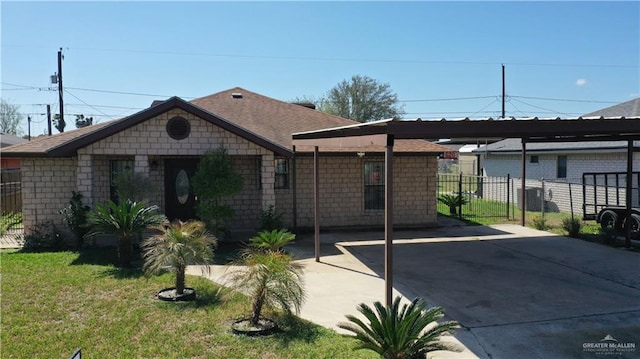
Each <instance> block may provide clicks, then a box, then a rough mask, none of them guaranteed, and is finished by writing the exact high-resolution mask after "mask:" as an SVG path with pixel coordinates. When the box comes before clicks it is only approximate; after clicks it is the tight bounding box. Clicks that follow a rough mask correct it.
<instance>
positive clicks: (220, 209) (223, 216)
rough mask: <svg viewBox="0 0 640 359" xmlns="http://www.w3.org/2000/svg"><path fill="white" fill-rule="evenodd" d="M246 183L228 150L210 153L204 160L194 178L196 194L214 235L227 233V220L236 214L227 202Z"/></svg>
mask: <svg viewBox="0 0 640 359" xmlns="http://www.w3.org/2000/svg"><path fill="white" fill-rule="evenodd" d="M243 182H244V181H243V179H242V176H241V175H239V174H238V173H236V172H235V170H234V168H233V161H232V160H231V158H230V157H229V155H228V154H227V150H226V149H225V148H224V147H220V148H218V149H217V150H213V151H209V152H207V153H206V154H205V155H204V156H203V157H202V159H201V160H200V164H199V165H198V169H197V170H196V173H195V174H194V175H193V179H192V185H193V193H194V194H195V195H196V196H198V198H199V200H198V204H196V206H195V209H196V213H197V214H198V216H199V217H200V218H201V219H202V220H203V221H205V223H206V224H207V225H208V226H209V228H210V229H211V231H212V232H214V233H219V232H226V227H225V221H226V220H229V219H231V218H233V215H234V212H233V208H231V206H230V205H229V204H227V203H226V200H227V198H229V197H231V196H234V195H236V194H237V193H239V192H240V191H241V190H242V187H243Z"/></svg>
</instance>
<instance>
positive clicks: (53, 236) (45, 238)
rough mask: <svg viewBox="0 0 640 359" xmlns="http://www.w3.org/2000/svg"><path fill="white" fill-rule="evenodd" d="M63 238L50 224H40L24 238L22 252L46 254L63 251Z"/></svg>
mask: <svg viewBox="0 0 640 359" xmlns="http://www.w3.org/2000/svg"><path fill="white" fill-rule="evenodd" d="M64 247H65V245H64V236H63V235H62V232H60V230H59V229H58V228H57V227H56V226H55V225H54V224H53V223H52V222H49V221H47V222H41V223H38V224H36V225H35V226H34V227H33V228H31V232H30V233H29V234H27V235H26V236H24V245H23V246H22V250H23V251H25V252H47V251H59V250H62V249H64Z"/></svg>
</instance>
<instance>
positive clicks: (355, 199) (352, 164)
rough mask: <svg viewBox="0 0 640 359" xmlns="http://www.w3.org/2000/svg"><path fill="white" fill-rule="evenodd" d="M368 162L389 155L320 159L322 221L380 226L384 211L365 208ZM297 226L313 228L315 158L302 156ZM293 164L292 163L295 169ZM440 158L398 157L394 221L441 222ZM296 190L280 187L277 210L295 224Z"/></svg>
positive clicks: (330, 224) (324, 223) (325, 224)
mask: <svg viewBox="0 0 640 359" xmlns="http://www.w3.org/2000/svg"><path fill="white" fill-rule="evenodd" d="M368 161H384V157H381V156H380V157H365V158H362V159H360V158H358V157H357V156H343V157H325V156H321V157H320V198H321V199H320V217H321V218H320V222H321V226H322V227H346V226H354V225H355V226H367V225H369V226H381V225H383V224H384V211H382V210H365V209H364V170H363V166H364V165H363V164H364V163H365V162H368ZM296 165H297V182H298V185H297V204H298V205H297V225H298V227H302V228H309V227H313V225H314V223H313V158H312V157H309V156H305V157H299V158H298V159H297V164H296ZM291 168H292V167H291ZM436 169H437V161H436V158H435V157H433V156H430V157H426V156H395V158H394V186H395V187H394V223H395V224H398V225H424V224H433V223H435V222H436V215H437V213H436V192H435V191H436V183H435V182H436V178H435V173H436ZM292 191H293V189H292V188H290V189H277V190H276V204H277V210H278V212H280V213H283V215H284V220H285V222H286V224H287V225H288V226H292V225H293V211H292V207H293V192H292Z"/></svg>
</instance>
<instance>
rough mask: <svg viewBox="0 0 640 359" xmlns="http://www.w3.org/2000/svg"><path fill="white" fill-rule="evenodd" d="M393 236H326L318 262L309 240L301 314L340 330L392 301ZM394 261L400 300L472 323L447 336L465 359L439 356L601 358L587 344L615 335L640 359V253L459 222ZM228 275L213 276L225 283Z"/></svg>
mask: <svg viewBox="0 0 640 359" xmlns="http://www.w3.org/2000/svg"><path fill="white" fill-rule="evenodd" d="M383 238H384V235H383V233H382V232H339V233H325V234H322V235H321V249H320V252H321V262H320V263H317V262H315V261H314V253H313V236H312V235H304V236H301V237H299V238H298V239H297V240H296V243H295V245H293V246H292V248H291V252H293V254H294V255H296V256H297V257H298V258H300V261H301V262H302V263H304V265H305V281H306V289H307V294H308V299H307V301H306V303H305V305H304V307H303V308H302V311H301V313H300V316H301V317H302V318H305V319H308V320H310V321H312V322H314V323H317V324H320V325H323V326H325V327H327V328H332V329H335V330H337V331H340V330H339V329H338V328H337V326H336V325H337V323H339V322H342V321H344V320H345V315H346V314H354V315H357V314H358V313H357V311H356V306H357V305H358V304H359V303H367V304H372V303H373V302H374V301H384V279H383V275H384V248H383V244H384V241H383ZM394 258H395V262H394V263H395V268H394V295H401V296H402V297H403V298H405V299H413V298H415V297H422V298H425V299H427V300H428V302H429V305H434V306H442V307H443V308H444V309H445V314H446V317H445V319H455V320H457V321H459V322H460V323H461V325H462V326H463V327H462V328H460V329H458V330H457V331H456V332H455V337H449V338H447V340H450V341H452V342H453V343H455V344H456V345H458V347H459V349H461V351H460V352H435V353H433V354H432V355H430V358H515V357H518V358H565V357H571V358H574V357H576V358H582V357H584V358H597V357H599V355H596V354H598V353H595V354H594V353H593V352H586V351H584V348H583V345H584V343H593V342H595V343H599V342H601V341H602V340H603V338H605V337H606V336H607V335H610V336H612V337H613V338H615V339H617V340H618V341H619V342H622V343H633V344H634V345H635V346H638V348H639V349H638V350H639V351H635V350H634V351H629V352H622V353H616V357H618V358H619V357H622V358H626V357H629V358H631V357H640V334H639V333H640V276H639V275H638V273H640V254H638V253H631V252H628V251H625V250H622V249H615V248H610V247H606V246H603V245H598V244H593V243H588V242H585V241H582V240H577V239H572V238H566V237H562V236H556V235H553V234H550V233H547V232H541V231H537V230H534V229H530V228H525V227H521V226H518V225H495V226H488V227H484V226H460V225H455V223H453V224H451V223H449V225H447V226H443V227H440V228H434V229H430V230H425V231H397V232H396V233H395V240H394ZM225 270H227V268H225V267H224V266H216V267H215V268H213V270H212V271H211V273H210V277H209V278H210V279H212V280H214V281H216V282H220V283H221V284H224V280H223V274H224V271H225ZM189 273H190V274H196V275H200V274H201V272H200V271H199V270H198V269H197V268H191V267H190V268H189ZM599 354H604V353H599Z"/></svg>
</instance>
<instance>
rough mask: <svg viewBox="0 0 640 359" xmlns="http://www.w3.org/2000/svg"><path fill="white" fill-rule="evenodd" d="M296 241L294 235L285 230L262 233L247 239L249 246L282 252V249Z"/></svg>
mask: <svg viewBox="0 0 640 359" xmlns="http://www.w3.org/2000/svg"><path fill="white" fill-rule="evenodd" d="M294 239H296V235H295V234H293V233H291V232H289V231H287V230H286V229H281V230H276V229H274V230H273V231H262V232H260V233H258V235H257V236H255V237H253V238H251V239H249V241H250V242H251V246H253V247H256V248H260V249H264V250H268V251H272V252H282V248H283V247H284V246H286V245H287V244H291V243H292V242H293V240H294Z"/></svg>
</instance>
